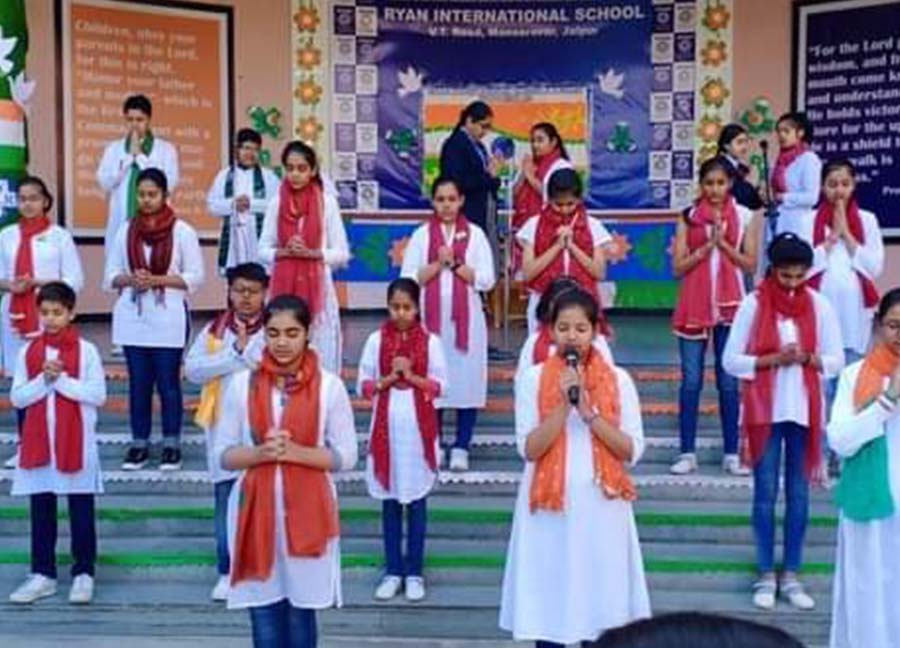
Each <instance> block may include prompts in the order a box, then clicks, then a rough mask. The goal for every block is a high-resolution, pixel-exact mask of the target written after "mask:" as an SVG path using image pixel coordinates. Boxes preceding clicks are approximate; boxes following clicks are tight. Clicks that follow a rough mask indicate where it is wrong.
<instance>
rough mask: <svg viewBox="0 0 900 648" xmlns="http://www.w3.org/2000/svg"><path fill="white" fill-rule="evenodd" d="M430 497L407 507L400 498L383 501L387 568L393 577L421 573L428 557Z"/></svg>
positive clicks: (382, 514) (382, 516)
mask: <svg viewBox="0 0 900 648" xmlns="http://www.w3.org/2000/svg"><path fill="white" fill-rule="evenodd" d="M426 502H427V499H426V498H424V497H423V498H422V499H417V500H416V501H415V502H410V503H409V504H407V505H406V506H404V505H403V504H401V503H400V502H398V501H397V500H384V501H382V502H381V529H382V533H383V535H384V558H385V571H386V573H387V574H388V575H389V576H421V575H422V563H423V562H424V557H425V527H426V524H427V517H428V510H427V504H426ZM404 508H405V509H406V525H407V529H406V561H405V562H404V560H403V549H402V544H403V509H404Z"/></svg>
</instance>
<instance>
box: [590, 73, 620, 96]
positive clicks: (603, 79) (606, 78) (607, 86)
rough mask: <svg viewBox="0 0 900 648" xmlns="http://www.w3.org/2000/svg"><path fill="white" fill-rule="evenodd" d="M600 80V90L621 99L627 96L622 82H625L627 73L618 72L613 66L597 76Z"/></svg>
mask: <svg viewBox="0 0 900 648" xmlns="http://www.w3.org/2000/svg"><path fill="white" fill-rule="evenodd" d="M597 79H598V81H599V82H600V92H602V93H603V94H608V95H609V96H610V97H615V98H616V99H621V98H622V97H624V96H625V90H623V89H622V84H623V83H624V82H625V73H624V72H622V73H620V74H617V73H616V71H615V70H614V69H613V68H609V69H608V70H607V71H606V72H604V73H603V74H601V75H599V76H598V77H597Z"/></svg>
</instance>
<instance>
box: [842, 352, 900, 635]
mask: <svg viewBox="0 0 900 648" xmlns="http://www.w3.org/2000/svg"><path fill="white" fill-rule="evenodd" d="M861 368H862V362H858V363H855V364H852V365H850V366H849V367H847V368H846V369H845V370H844V372H843V373H842V374H841V379H840V381H839V382H838V390H837V396H836V397H835V401H834V409H833V410H832V411H831V422H830V423H829V424H828V446H829V447H830V448H831V449H832V450H834V451H835V452H836V453H838V455H840V456H841V457H844V458H847V457H852V456H853V455H854V454H856V453H857V452H859V450H860V449H861V448H862V447H863V445H865V444H866V443H867V442H868V441H871V440H872V439H875V438H877V437H879V436H881V435H886V437H887V442H888V470H889V474H890V489H891V497H892V498H893V500H894V506H895V510H894V514H893V515H892V516H890V517H888V518H884V519H881V520H874V521H871V522H854V521H853V520H849V519H847V518H846V517H844V516H843V515H841V517H840V523H839V525H838V546H837V564H836V568H835V574H834V598H833V601H832V611H831V648H875V647H876V646H877V647H878V648H898V647H900V614H898V613H897V612H898V609H900V608H898V605H900V603H898V601H900V562H898V561H897V556H900V409H898V408H897V407H894V408H893V410H892V411H888V410H886V409H885V408H884V407H883V406H882V405H880V404H879V403H877V402H876V403H873V404H872V405H870V406H869V407H867V408H866V409H864V410H863V411H861V412H859V413H856V412H855V408H854V407H853V390H854V387H855V386H856V379H857V377H858V376H859V370H860V369H861ZM885 387H887V380H885Z"/></svg>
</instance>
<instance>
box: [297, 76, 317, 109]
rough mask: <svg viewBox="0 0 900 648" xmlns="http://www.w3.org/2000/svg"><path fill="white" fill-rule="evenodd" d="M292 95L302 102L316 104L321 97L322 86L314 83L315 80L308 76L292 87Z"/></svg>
mask: <svg viewBox="0 0 900 648" xmlns="http://www.w3.org/2000/svg"><path fill="white" fill-rule="evenodd" d="M294 96H295V97H296V98H297V99H299V100H300V102H301V103H304V104H317V103H319V100H320V99H321V98H322V86H320V85H319V84H318V83H316V80H315V79H314V78H313V77H311V76H308V77H306V78H305V79H303V80H302V81H300V83H298V84H297V87H296V88H295V89H294Z"/></svg>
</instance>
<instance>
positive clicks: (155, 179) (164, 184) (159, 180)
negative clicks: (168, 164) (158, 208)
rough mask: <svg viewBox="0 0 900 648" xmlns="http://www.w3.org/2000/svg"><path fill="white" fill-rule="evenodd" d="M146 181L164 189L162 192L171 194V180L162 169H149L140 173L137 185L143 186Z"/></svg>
mask: <svg viewBox="0 0 900 648" xmlns="http://www.w3.org/2000/svg"><path fill="white" fill-rule="evenodd" d="M144 180H149V181H150V182H152V183H153V184H155V185H156V186H157V187H159V188H160V189H162V192H163V193H164V194H165V193H169V180H168V178H166V174H165V173H163V172H162V170H161V169H157V168H155V167H147V168H146V169H143V170H142V171H141V172H140V173H138V177H137V183H136V184H138V185H139V184H141V183H142V182H143V181H144Z"/></svg>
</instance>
